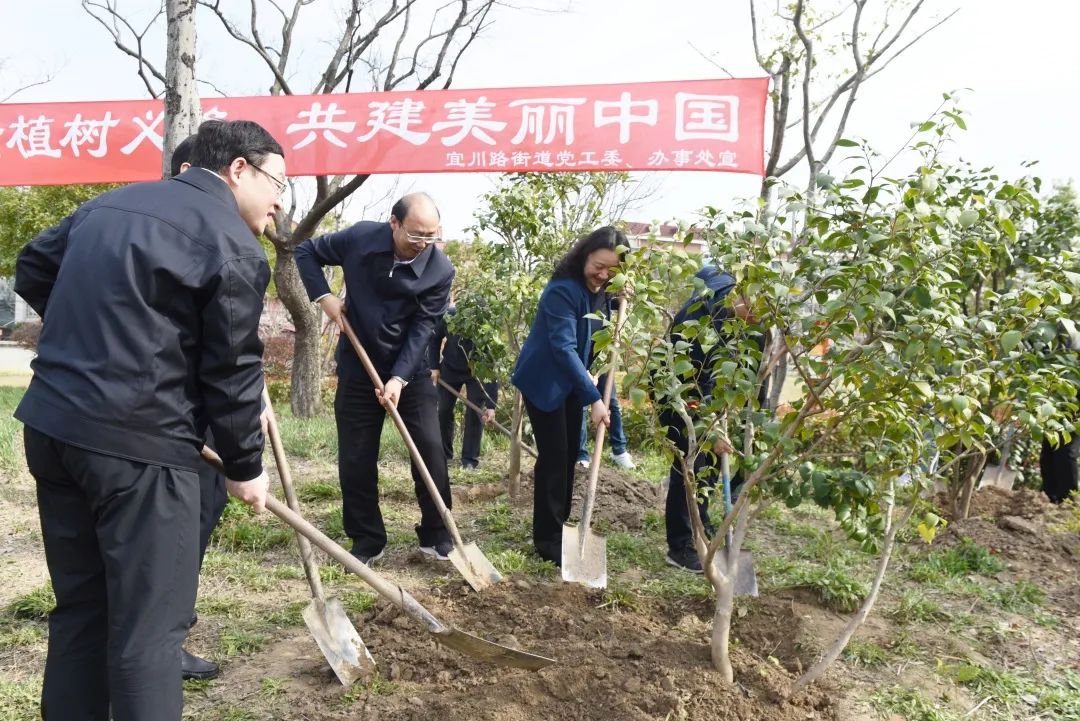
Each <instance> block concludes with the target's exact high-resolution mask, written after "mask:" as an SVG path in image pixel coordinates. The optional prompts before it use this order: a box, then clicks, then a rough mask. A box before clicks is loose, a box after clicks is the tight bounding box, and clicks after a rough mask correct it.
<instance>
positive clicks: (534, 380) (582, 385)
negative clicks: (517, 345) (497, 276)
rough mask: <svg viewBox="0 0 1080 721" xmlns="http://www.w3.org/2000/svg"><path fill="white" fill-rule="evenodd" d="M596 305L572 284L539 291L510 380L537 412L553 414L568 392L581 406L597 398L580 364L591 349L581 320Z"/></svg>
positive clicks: (578, 284) (586, 325)
mask: <svg viewBox="0 0 1080 721" xmlns="http://www.w3.org/2000/svg"><path fill="white" fill-rule="evenodd" d="M596 303H597V294H596V293H590V292H589V291H588V289H586V288H585V286H584V284H582V283H581V281H578V280H572V279H570V278H559V279H558V280H553V281H551V282H550V283H548V284H547V287H546V288H544V292H543V294H542V295H541V296H540V304H539V305H538V306H537V309H536V318H535V319H534V320H533V324H532V328H531V329H530V330H529V337H528V338H526V339H525V344H524V345H523V346H522V347H521V355H519V356H518V359H517V366H516V367H515V368H514V375H513V377H512V378H511V379H510V381H511V382H512V383H513V384H514V385H515V386H517V387H518V388H519V389H520V390H521V393H522V395H524V396H525V397H526V398H527V399H528V400H529V402H530V403H532V404H533V405H534V406H536V407H537V408H539V409H540V410H542V411H545V412H547V413H550V412H552V411H554V410H556V409H557V408H559V407H560V406H562V405H563V403H565V402H566V399H567V398H568V397H569V396H570V394H571V393H573V394H574V395H575V396H576V398H577V400H578V401H580V402H581V405H583V406H585V405H589V404H592V403H595V402H596V401H598V400H600V399H601V398H600V392H599V391H598V390H596V385H595V384H594V383H593V382H592V379H591V378H590V377H589V371H588V370H587V369H586V366H585V364H586V363H587V362H588V360H589V351H590V350H591V348H592V335H591V334H592V323H591V322H590V321H589V319H588V318H586V317H585V316H587V315H588V314H589V313H592V312H593V309H594V308H595V307H596Z"/></svg>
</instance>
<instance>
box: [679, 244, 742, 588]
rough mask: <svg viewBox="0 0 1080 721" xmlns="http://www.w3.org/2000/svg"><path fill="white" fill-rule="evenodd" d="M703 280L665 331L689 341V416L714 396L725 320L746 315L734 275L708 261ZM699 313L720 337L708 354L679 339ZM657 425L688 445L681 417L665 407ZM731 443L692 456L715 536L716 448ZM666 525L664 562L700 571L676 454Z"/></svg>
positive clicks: (723, 446) (701, 504) (703, 511)
mask: <svg viewBox="0 0 1080 721" xmlns="http://www.w3.org/2000/svg"><path fill="white" fill-rule="evenodd" d="M696 277H698V278H700V279H701V280H702V281H703V282H704V284H705V289H704V291H703V292H701V293H696V294H694V295H693V296H692V297H691V298H690V299H689V300H687V301H686V303H684V304H683V306H682V308H680V309H679V312H678V313H676V315H675V318H674V321H673V322H672V324H671V329H670V331H669V336H670V338H671V341H672V342H678V341H681V340H686V341H688V342H689V343H690V352H689V355H690V360H691V364H692V365H693V370H691V371H689V372H688V373H687V375H686V377H684V378H683V380H684V381H685V382H688V383H693V384H695V386H696V387H695V388H694V389H693V390H692V391H691V401H690V403H688V405H689V406H690V413H691V418H692V419H693V417H694V416H693V413H694V410H693V409H694V408H696V407H697V404H696V403H695V399H696V400H697V402H698V403H700V402H707V401H708V399H709V398H710V396H712V393H713V389H714V387H715V380H714V379H713V375H712V367H713V365H714V362H715V358H716V354H717V353H723V352H724V350H723V349H724V347H725V344H726V341H727V340H729V338H728V334H727V333H726V332H725V330H724V322H725V321H726V320H728V319H729V318H732V317H739V318H742V319H744V320H745V319H748V318H749V304H748V303H747V300H746V298H745V297H744V296H743V295H740V294H733V293H732V292H731V291H732V290H733V289H734V288H735V278H734V277H733V276H731V275H730V274H728V273H725V272H723V271H720V270H717V269H716V268H715V267H713V266H711V265H707V266H705V267H704V268H702V269H701V270H700V271H698V273H697V276H696ZM702 318H710V319H711V323H712V327H713V329H714V330H715V331H716V333H717V334H718V335H719V336H720V343H718V344H717V345H716V347H714V348H713V349H712V350H711V351H710V352H708V353H706V352H705V350H704V349H703V348H702V346H701V342H700V341H699V340H698V339H697V337H696V336H694V337H690V338H683V336H682V333H681V328H682V327H683V325H684V324H686V323H687V322H693V321H698V320H700V319H702ZM660 424H661V425H663V426H666V428H667V436H668V439H669V440H670V441H671V442H672V443H673V444H675V446H676V448H678V449H679V452H680V453H681V454H684V455H685V454H686V453H687V452H688V450H689V444H690V442H689V438H688V436H687V433H686V425H685V423H684V422H683V418H682V416H680V415H679V414H678V413H676V412H675V411H673V410H671V409H669V408H664V409H663V410H662V411H661V414H660ZM731 450H732V449H731V447H730V446H729V445H727V443H726V442H724V441H721V442H720V444H719V445H718V446H717V447H716V448H713V449H703V450H702V452H701V453H699V454H698V455H697V457H696V459H695V461H694V476H695V477H696V478H697V480H698V487H699V488H701V487H705V488H707V489H708V492H707V493H705V494H704V495H699V499H700V500H699V501H698V504H697V507H698V513H699V514H700V517H701V522H702V524H703V525H704V526H705V533H706V535H708V536H712V535H713V525H712V522H711V521H710V520H709V496H710V495H711V493H712V489H713V488H714V487H715V486H716V482H717V480H718V479H719V464H718V463H717V459H718V457H719V456H718V454H719V453H722V452H723V453H730V452H731ZM740 474H741V470H740V471H739V472H737V473H736V477H735V478H732V479H731V483H732V487H735V486H738V485H739V483H740ZM664 524H665V528H666V531H667V544H668V552H667V556H666V557H665V559H664V560H665V561H666V562H667V564H668V565H670V566H674V567H676V568H679V569H682V570H684V571H689V572H690V573H695V574H699V573H702V572H703V569H702V567H701V560H700V559H699V558H698V554H697V551H696V550H695V549H694V544H693V526H692V522H691V518H690V508H689V505H688V504H687V498H686V484H685V483H684V480H683V471H682V464H681V462H680V460H679V458H678V457H675V458H674V459H673V460H672V463H671V470H670V472H669V474H668V490H667V501H666V503H665V506H664Z"/></svg>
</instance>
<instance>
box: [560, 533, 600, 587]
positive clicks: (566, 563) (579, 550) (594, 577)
mask: <svg viewBox="0 0 1080 721" xmlns="http://www.w3.org/2000/svg"><path fill="white" fill-rule="evenodd" d="M582 534H584V535H582ZM562 577H563V580H564V581H567V582H570V583H582V584H584V585H586V586H589V587H590V588H607V539H606V538H604V537H603V536H601V535H600V534H598V533H593V531H592V529H591V528H586V529H582V528H581V526H571V525H569V524H565V525H563V531H562Z"/></svg>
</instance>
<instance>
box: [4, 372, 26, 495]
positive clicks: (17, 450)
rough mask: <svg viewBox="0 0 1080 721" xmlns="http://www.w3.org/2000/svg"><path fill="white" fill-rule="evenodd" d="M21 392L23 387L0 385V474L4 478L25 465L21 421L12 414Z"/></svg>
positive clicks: (16, 472) (14, 473)
mask: <svg viewBox="0 0 1080 721" xmlns="http://www.w3.org/2000/svg"><path fill="white" fill-rule="evenodd" d="M23 393H25V389H23V388H17V387H15V388H9V387H0V474H2V475H3V476H4V477H6V478H14V477H15V476H17V475H18V474H19V473H20V472H21V471H22V469H24V468H25V467H26V463H25V462H24V460H23V444H22V423H21V422H20V421H17V420H15V418H14V417H13V416H12V414H13V413H14V412H15V407H16V406H17V405H19V401H20V400H22V397H23Z"/></svg>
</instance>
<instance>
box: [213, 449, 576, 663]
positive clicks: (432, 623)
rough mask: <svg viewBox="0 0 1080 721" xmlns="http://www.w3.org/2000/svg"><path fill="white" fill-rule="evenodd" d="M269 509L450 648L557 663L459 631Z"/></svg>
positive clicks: (284, 512) (293, 516) (269, 504)
mask: <svg viewBox="0 0 1080 721" xmlns="http://www.w3.org/2000/svg"><path fill="white" fill-rule="evenodd" d="M203 458H205V459H206V460H207V461H209V462H210V463H212V464H213V465H215V466H216V467H217V468H218V469H223V466H222V464H221V458H220V457H218V455H217V454H216V453H214V452H213V451H212V450H210V449H209V448H204V449H203ZM266 508H267V510H268V511H270V512H271V513H273V514H274V515H275V516H277V517H278V518H280V519H281V520H282V521H284V522H285V523H286V524H288V525H289V526H291V527H292V528H293V530H295V531H296V532H297V533H298V534H300V535H301V536H303V537H304V538H306V539H307V540H309V541H311V543H313V544H315V545H316V546H318V547H319V548H320V549H321V550H322V551H323V552H324V553H326V554H327V555H328V556H330V557H331V558H333V559H334V560H335V561H337V562H338V563H340V564H341V565H342V566H344V567H345V569H346V570H347V571H350V572H352V573H355V574H356V575H357V576H359V577H360V579H361V580H363V581H364V583H366V584H367V585H369V586H371V588H372V589H374V590H375V592H376V593H378V594H379V595H380V596H382V597H383V598H385V599H386V600H387V601H389V602H390V603H392V604H394V605H395V606H397V607H398V608H399V609H401V611H402V612H403V613H405V615H407V616H409V617H410V618H412V619H413V620H415V621H417V622H419V623H420V624H421V625H423V626H424V628H426V629H427V631H428V633H430V634H431V635H433V636H434V637H435V640H436V641H437V642H439V643H441V644H442V645H444V646H446V647H447V648H452V649H454V650H456V651H460V652H461V653H463V654H465V655H466V656H471V657H473V658H477V659H480V660H481V661H488V662H490V663H494V664H497V665H499V666H508V667H511V668H523V669H527V670H530V671H537V670H539V669H542V668H544V667H546V666H550V665H552V664H553V663H555V659H551V658H546V657H544V656H539V655H537V654H534V653H529V652H528V651H520V650H518V649H516V648H510V647H509V646H501V645H499V644H497V643H493V642H492V641H487V640H485V639H482V638H480V637H479V636H473V635H472V634H471V633H466V632H465V631H459V630H458V629H456V628H454V627H453V626H449V625H447V624H445V623H443V622H442V621H440V620H439V619H437V618H435V616H433V615H432V614H431V612H430V611H428V610H427V609H426V608H424V607H423V606H421V605H420V602H419V601H417V600H416V599H415V598H413V597H412V596H411V595H409V592H408V591H406V590H405V589H404V588H402V587H401V586H398V585H397V584H396V583H391V582H390V581H387V580H386V579H385V578H383V577H382V576H380V575H379V574H378V573H376V572H375V571H373V570H371V569H370V568H368V567H367V566H365V565H364V564H363V563H360V561H358V560H357V559H356V558H355V557H354V556H353V555H352V554H351V553H349V552H348V551H346V550H345V549H344V548H342V547H341V546H339V545H338V544H337V543H335V542H334V541H333V540H331V539H330V538H329V537H328V536H327V535H326V534H324V533H323V532H322V531H320V530H319V529H317V528H315V526H313V525H311V524H310V523H308V522H307V521H306V520H305V519H304V518H303V517H302V516H301V515H300V514H299V513H295V512H294V511H292V510H290V509H289V507H288V506H286V505H285V504H283V503H282V502H281V501H279V500H277V499H276V498H274V497H273V496H271V495H268V496H267V497H266Z"/></svg>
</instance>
